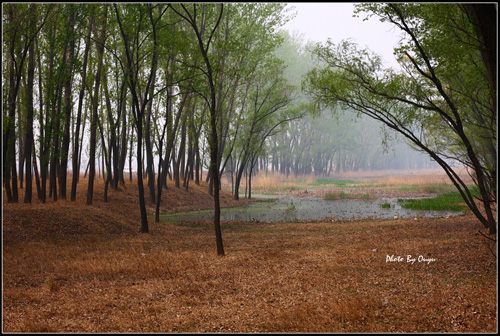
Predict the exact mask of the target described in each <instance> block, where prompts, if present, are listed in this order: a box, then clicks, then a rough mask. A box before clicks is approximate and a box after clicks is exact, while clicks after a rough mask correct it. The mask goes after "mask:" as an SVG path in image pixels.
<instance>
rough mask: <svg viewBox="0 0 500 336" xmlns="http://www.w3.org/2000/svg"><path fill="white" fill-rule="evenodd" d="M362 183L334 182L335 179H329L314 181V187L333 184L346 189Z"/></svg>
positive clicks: (350, 181) (349, 181) (351, 181)
mask: <svg viewBox="0 0 500 336" xmlns="http://www.w3.org/2000/svg"><path fill="white" fill-rule="evenodd" d="M359 183H360V182H357V181H353V180H334V179H327V178H318V179H315V180H314V185H323V184H328V185H329V184H333V185H335V186H336V187H346V186H352V185H353V184H359Z"/></svg>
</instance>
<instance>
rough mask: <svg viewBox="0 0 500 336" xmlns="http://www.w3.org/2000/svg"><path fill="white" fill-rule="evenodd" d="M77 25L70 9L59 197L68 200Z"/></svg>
mask: <svg viewBox="0 0 500 336" xmlns="http://www.w3.org/2000/svg"><path fill="white" fill-rule="evenodd" d="M74 25H75V13H74V10H72V9H70V14H69V17H68V27H67V28H68V39H69V53H68V58H67V60H66V63H67V70H66V83H65V85H64V131H63V132H64V133H63V141H62V148H61V166H60V174H59V196H60V198H62V199H66V180H67V167H68V155H69V139H70V121H71V109H72V103H71V76H72V74H71V73H72V68H73V57H74V53H75V38H74V36H73V32H74Z"/></svg>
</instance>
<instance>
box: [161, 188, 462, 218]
mask: <svg viewBox="0 0 500 336" xmlns="http://www.w3.org/2000/svg"><path fill="white" fill-rule="evenodd" d="M255 198H259V200H258V201H256V202H252V203H250V204H249V205H247V206H243V207H236V208H222V209H221V221H248V222H250V221H259V222H275V221H294V220H321V219H350V220H355V219H366V218H376V219H393V218H414V217H429V218H438V217H446V216H456V215H461V214H462V212H457V211H430V210H412V209H405V208H402V207H401V205H400V204H399V202H398V199H397V198H385V197H382V198H379V199H376V200H359V199H342V200H325V199H322V198H315V197H306V198H305V197H293V196H269V195H255ZM382 204H386V206H387V204H389V206H388V207H384V208H383V207H382ZM162 217H163V219H164V220H167V221H198V220H213V210H204V211H193V212H188V213H177V214H169V215H163V216H162Z"/></svg>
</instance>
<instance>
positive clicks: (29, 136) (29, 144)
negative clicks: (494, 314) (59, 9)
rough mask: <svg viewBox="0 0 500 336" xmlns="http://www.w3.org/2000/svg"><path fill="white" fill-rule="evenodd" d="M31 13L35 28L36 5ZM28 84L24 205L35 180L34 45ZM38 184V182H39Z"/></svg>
mask: <svg viewBox="0 0 500 336" xmlns="http://www.w3.org/2000/svg"><path fill="white" fill-rule="evenodd" d="M30 12H31V25H32V26H34V24H35V22H34V21H35V18H36V16H35V15H36V5H35V4H31V5H30ZM28 53H29V56H28V83H27V86H26V100H27V115H26V139H25V141H24V144H25V149H24V152H25V153H26V188H25V191H24V203H31V199H32V195H33V181H32V180H33V179H32V176H31V166H32V165H31V157H32V155H31V154H32V152H33V150H34V147H33V144H34V137H33V115H34V106H33V87H34V77H35V44H34V43H32V44H31V45H30V46H29V50H28ZM35 159H36V158H35V156H34V155H33V161H34V164H35V167H36V161H35ZM37 182H38V181H37Z"/></svg>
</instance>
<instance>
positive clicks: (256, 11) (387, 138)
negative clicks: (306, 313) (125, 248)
mask: <svg viewBox="0 0 500 336" xmlns="http://www.w3.org/2000/svg"><path fill="white" fill-rule="evenodd" d="M441 7H442V8H441V9H439V10H436V8H431V7H428V8H430V9H431V10H428V9H422V8H420V7H419V6H415V8H413V7H412V6H406V7H405V6H401V7H396V6H394V8H389V9H390V10H391V11H392V12H390V14H386V12H384V10H386V9H384V6H381V7H380V8H378V7H377V6H375V5H374V6H369V5H365V8H363V6H362V5H360V10H365V11H366V12H368V13H369V12H370V11H371V13H372V14H371V15H379V16H381V17H384V16H386V17H385V18H383V19H385V20H389V21H391V22H394V24H395V25H396V26H397V27H399V28H401V30H403V31H406V32H407V33H408V35H409V36H410V37H409V39H408V40H407V42H408V44H407V45H405V44H403V43H402V45H401V50H400V53H401V55H403V56H404V55H407V56H408V58H406V59H404V58H401V60H400V62H401V64H402V65H403V67H404V69H405V70H406V71H407V74H404V73H402V74H395V73H393V72H383V70H382V69H381V68H380V63H377V57H376V56H374V57H371V56H370V55H369V54H367V53H366V52H365V51H363V50H356V47H355V46H352V45H349V44H348V43H347V42H346V43H344V44H342V45H339V46H332V45H323V46H321V45H317V46H316V45H314V43H312V42H308V43H304V41H302V40H301V38H300V36H295V35H293V34H290V33H289V32H287V31H284V30H281V29H280V27H281V26H282V25H283V24H284V23H285V22H286V21H287V20H290V19H291V18H292V17H293V9H292V8H290V6H289V5H287V4H279V3H263V4H260V3H239V4H37V3H32V4H6V5H4V6H3V31H4V33H3V58H4V60H5V62H3V78H4V80H3V83H4V84H3V116H2V117H3V125H4V127H3V186H4V189H5V195H6V198H7V200H8V202H19V201H21V200H19V199H18V198H19V197H18V186H19V188H25V196H24V200H22V201H23V202H25V203H30V202H31V200H32V197H33V194H34V190H36V195H37V197H38V199H40V200H41V202H45V201H46V199H47V197H48V198H52V199H53V200H57V199H67V198H69V199H71V200H74V199H75V197H76V196H75V195H76V193H75V190H76V187H77V184H78V182H79V179H80V174H84V176H85V177H87V176H88V185H87V199H86V203H87V204H88V205H91V204H92V201H93V184H94V180H95V179H96V178H102V179H104V180H105V186H106V187H105V193H104V199H105V200H106V199H107V190H108V188H114V189H118V188H119V185H120V184H125V183H128V181H127V178H128V179H129V180H130V181H131V180H132V174H133V173H134V174H136V177H137V187H138V190H139V204H140V209H141V232H148V223H147V215H146V211H145V202H146V198H147V199H148V201H149V202H152V203H154V204H157V209H159V207H160V203H161V199H162V192H166V191H165V188H166V186H167V185H166V181H167V179H173V180H174V181H175V184H176V187H177V188H181V187H182V188H185V189H186V190H187V189H188V188H189V184H190V183H196V184H199V181H200V180H201V179H206V180H207V181H209V183H210V187H209V191H210V194H211V195H214V202H215V204H214V208H215V211H217V209H218V208H219V205H218V204H217V200H218V193H219V189H220V184H221V183H220V180H221V178H222V177H223V176H224V175H225V176H228V178H230V179H231V181H232V183H233V185H234V188H233V190H232V192H233V194H234V197H235V199H238V198H239V188H240V185H241V183H242V177H243V176H250V177H251V176H252V175H254V174H256V173H257V172H258V171H279V172H280V173H282V174H286V175H287V176H288V175H290V174H293V175H295V176H298V175H302V174H314V175H317V176H329V175H330V174H331V173H332V172H339V171H341V170H342V171H349V170H354V171H356V170H359V169H361V170H378V169H388V168H396V169H408V168H428V167H439V166H441V167H443V169H444V170H445V171H446V172H447V174H448V176H449V177H450V178H451V179H452V181H454V184H455V185H456V186H457V188H458V190H459V191H461V192H462V194H463V196H464V198H465V199H466V201H467V203H468V205H469V206H470V207H471V209H472V210H473V211H474V213H476V214H477V216H478V218H480V219H481V220H482V222H483V223H484V224H485V225H486V226H488V225H489V226H492V224H491V223H493V221H492V215H491V210H488V208H489V207H490V205H491V204H492V203H493V202H495V201H496V199H495V197H494V195H495V191H494V190H495V189H496V156H495V153H496V136H495V133H496V122H495V120H496V119H495V113H491V111H493V112H494V111H495V109H496V107H495V106H494V105H493V104H494V99H493V100H492V99H491V97H492V96H491V95H490V94H493V96H494V95H495V93H494V92H495V91H494V90H491V87H493V88H494V87H496V86H495V85H496V83H495V84H494V86H491V78H492V77H491V74H492V71H491V69H490V68H488V65H489V64H491V62H490V63H487V62H486V63H485V62H481V60H483V61H484V57H483V58H482V59H481V55H482V56H484V55H486V54H485V53H484V52H482V53H481V50H482V49H481V46H479V47H478V46H477V43H476V42H477V41H479V42H481V43H483V40H482V39H481V37H480V35H479V34H480V33H481V31H480V30H479V29H476V28H475V27H474V25H473V23H474V22H473V21H472V20H473V19H470V17H472V16H471V15H472V14H470V13H472V12H470V11H471V10H472V11H473V10H474V8H475V7H474V6H472V7H470V8H469V7H467V6H452V7H451V8H452V9H453V11H451V12H450V14H449V17H447V19H449V22H451V23H453V24H454V25H455V26H459V28H463V29H461V31H464V36H453V34H451V35H449V34H444V33H443V34H442V37H441V39H442V40H444V39H455V43H454V44H450V43H447V45H449V46H450V47H449V48H447V49H446V48H443V47H440V49H438V48H437V47H434V46H435V45H436V44H437V43H441V42H443V41H442V40H439V39H438V38H436V36H434V35H433V36H427V35H425V32H431V31H433V30H436V29H440V30H442V31H443V32H447V30H446V29H447V27H445V26H439V25H438V24H436V23H435V20H434V18H435V17H436V16H438V15H440V14H439V13H440V12H439V11H440V10H446V8H445V7H446V6H441ZM478 8H479V7H478ZM478 13H479V12H478ZM479 14H480V13H479ZM479 14H478V15H479ZM419 15H420V17H419ZM407 18H412V19H413V20H416V22H418V20H427V21H425V22H426V24H427V26H425V28H426V30H425V32H424V33H421V34H422V36H421V37H420V36H415V34H416V33H415V32H414V31H413V30H411V29H412V28H410V27H409V26H408V24H407V23H406V21H405V19H407ZM467 18H469V20H470V22H465V21H464V20H466V19H467ZM408 20H410V19H408ZM460 20H461V21H460ZM471 22H472V23H471ZM481 22H483V21H481ZM485 22H486V21H485ZM483 26H484V27H487V24H484V25H483ZM480 28H482V27H480ZM415 31H417V30H415ZM418 32H419V33H420V31H418ZM455 35H456V34H455ZM477 36H479V37H477ZM420 38H421V41H422V42H420V43H421V44H418V43H416V44H415V46H413V47H412V46H411V43H412V42H415V41H417V42H418V41H419V40H418V39H420ZM460 39H462V40H460ZM463 39H468V40H467V41H464V40H463ZM457 41H458V42H460V41H461V42H467V43H464V44H463V45H466V46H468V48H466V49H467V50H463V51H461V52H463V53H464V54H467V55H470V56H468V57H469V58H470V62H469V63H467V64H470V65H471V66H469V67H463V68H460V67H459V68H460V69H462V70H463V71H461V72H460V73H453V71H454V69H456V68H453V66H454V65H455V62H460V60H457V61H455V59H451V58H450V55H451V54H453V53H455V54H457V53H458V51H457V48H459V45H460V43H456V42H457ZM447 42H449V41H448V40H447ZM486 42H489V41H488V40H484V43H486ZM475 43H476V44H475ZM424 44H425V45H424ZM422 45H424V47H425V48H434V49H432V52H433V54H431V53H429V52H428V53H424V52H423V51H422V49H423V47H422ZM455 46H456V47H455ZM334 48H337V49H338V50H337V51H336V52H337V53H336V54H335V50H334ZM412 48H414V49H412ZM445 49H446V50H445ZM415 50H416V51H415ZM471 50H472V51H471ZM412 52H416V53H417V55H413V56H410V53H412ZM356 53H358V54H356ZM418 53H420V54H418ZM337 55H338V56H337ZM429 55H430V56H429ZM363 57H365V58H367V59H366V60H365V59H363ZM368 57H371V58H369V59H368ZM418 57H420V58H418ZM429 57H432V59H430V58H429ZM443 59H446V61H447V62H448V63H447V64H448V65H447V66H446V67H445V66H441V64H440V63H439V62H442V60H443ZM462 62H468V61H466V60H462ZM481 64H485V65H486V66H485V67H482V66H480V65H481ZM335 67H336V68H337V69H341V70H343V72H342V71H334V72H332V71H331V69H333V68H335ZM358 71H361V72H358ZM495 71H496V69H495ZM346 73H347V74H352V76H355V77H356V78H359V83H361V84H360V86H359V87H360V88H359V87H353V88H349V87H348V85H349V84H352V83H356V82H357V80H352V79H350V78H347V75H345V74H346ZM428 73H430V75H429V74H428ZM436 73H437V75H436ZM335 76H338V77H339V78H336V79H334V77H335ZM342 76H344V77H343V78H340V77H342ZM370 76H372V77H370ZM488 76H490V77H489V78H490V81H488ZM493 78H495V77H494V76H493ZM332 79H333V80H335V81H336V82H335V83H337V84H336V85H338V88H337V87H336V88H334V90H333V88H332V87H329V85H330V84H329V83H328V81H331V80H332ZM412 79H413V80H412ZM342 80H344V82H345V83H347V84H345V85H344V84H343V82H342ZM374 81H378V83H379V84H378V86H374V85H372V84H371V83H372V82H374ZM443 83H445V84H443ZM471 83H474V85H476V84H477V83H481V85H476V86H475V87H476V89H474V90H472V91H471V90H469V89H470V86H471ZM342 85H344V86H343V87H341V86H342ZM353 85H354V84H353ZM488 85H490V88H488ZM483 88H485V89H483ZM347 90H351V93H347ZM362 90H364V91H362ZM377 90H378V91H377ZM325 92H328V95H327V96H325V95H324V93H325ZM356 94H358V96H355V95H356ZM369 94H371V95H372V96H373V98H372V97H368V95H369ZM358 97H361V98H358ZM381 99H385V101H386V102H387V103H384V104H390V106H389V107H387V106H386V105H383V104H382V103H381ZM372 106H376V108H371V107H372ZM387 109H392V110H390V111H388V110H387ZM393 110H397V111H396V112H393ZM462 111H465V112H462ZM469 111H471V112H469ZM430 112H431V113H430ZM385 117H386V118H385ZM464 124H465V126H464ZM447 143H450V144H452V145H451V146H447ZM410 147H411V148H410ZM411 149H414V150H413V151H412V150H411ZM395 158H397V160H395ZM450 162H459V163H460V164H461V165H464V166H465V167H467V168H469V169H470V172H471V174H472V176H473V177H474V178H475V181H476V182H477V185H478V186H479V187H480V190H481V195H482V200H483V203H484V204H485V205H486V209H487V211H486V212H487V215H488V218H484V217H483V216H482V215H481V214H480V211H479V210H478V208H477V205H476V203H477V200H474V199H473V198H472V196H471V195H470V193H469V190H468V188H467V186H465V185H464V183H462V181H461V180H460V178H458V176H457V174H455V171H454V168H453V167H452V166H453V165H452V163H450ZM126 172H128V176H127V174H126ZM243 180H244V179H243ZM214 186H217V187H215V188H214ZM156 213H157V215H158V211H157V212H156ZM488 223H489V224H488ZM216 227H217V224H216ZM491 230H492V232H493V231H494V230H493V228H491ZM216 231H218V229H216Z"/></svg>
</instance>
